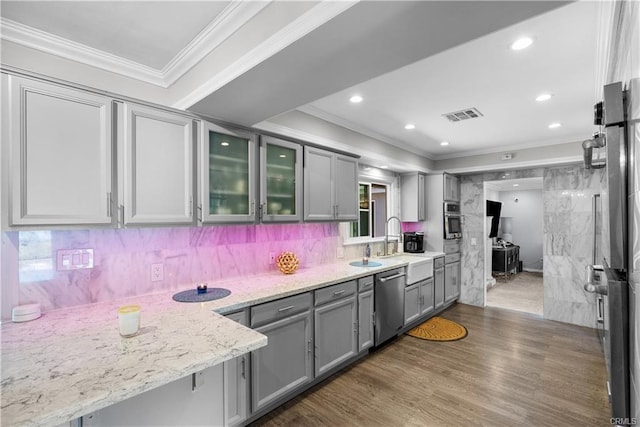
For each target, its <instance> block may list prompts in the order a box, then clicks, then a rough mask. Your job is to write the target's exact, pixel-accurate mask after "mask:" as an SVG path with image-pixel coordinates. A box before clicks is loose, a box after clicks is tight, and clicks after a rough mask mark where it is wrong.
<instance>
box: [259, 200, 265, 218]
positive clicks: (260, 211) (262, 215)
mask: <svg viewBox="0 0 640 427" xmlns="http://www.w3.org/2000/svg"><path fill="white" fill-rule="evenodd" d="M264 205H265V204H264V203H260V206H258V218H259V219H260V220H262V218H263V217H264Z"/></svg>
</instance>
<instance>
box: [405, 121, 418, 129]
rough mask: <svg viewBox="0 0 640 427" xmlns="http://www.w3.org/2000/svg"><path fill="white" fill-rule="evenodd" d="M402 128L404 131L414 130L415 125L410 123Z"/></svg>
mask: <svg viewBox="0 0 640 427" xmlns="http://www.w3.org/2000/svg"><path fill="white" fill-rule="evenodd" d="M404 128H405V129H406V130H411V129H415V128H416V125H414V124H412V123H407V124H406V125H404Z"/></svg>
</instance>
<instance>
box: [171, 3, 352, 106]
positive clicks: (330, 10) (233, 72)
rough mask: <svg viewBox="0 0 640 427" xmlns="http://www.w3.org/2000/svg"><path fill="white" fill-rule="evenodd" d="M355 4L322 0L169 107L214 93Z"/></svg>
mask: <svg viewBox="0 0 640 427" xmlns="http://www.w3.org/2000/svg"><path fill="white" fill-rule="evenodd" d="M356 3H358V1H331V0H323V1H322V2H320V3H319V4H318V5H316V6H314V7H313V8H312V9H310V10H309V11H307V12H306V13H304V14H303V15H301V16H300V17H298V18H297V19H296V20H294V21H293V22H291V23H290V24H289V25H287V26H286V27H284V28H283V29H282V30H280V31H278V32H277V33H276V34H274V35H272V36H271V37H269V38H268V39H266V40H265V41H264V42H262V43H260V44H259V45H258V46H256V47H254V48H253V49H251V50H250V51H248V52H246V53H245V54H244V55H242V57H240V58H239V59H238V60H237V61H235V62H234V63H233V64H231V65H230V66H228V67H226V68H225V69H224V70H223V71H221V72H219V73H218V74H215V75H213V76H211V77H210V78H209V80H207V81H206V82H204V83H203V84H201V85H200V86H198V87H197V88H195V89H194V90H192V91H191V92H190V93H189V94H188V95H186V96H185V97H183V98H182V99H180V100H178V101H176V102H175V103H174V104H173V107H174V108H178V109H181V110H185V109H188V108H189V107H191V106H192V105H194V104H195V103H197V102H198V101H200V100H201V99H203V98H204V97H206V96H207V95H209V94H211V93H213V92H215V91H216V90H218V89H220V88H221V87H223V86H224V85H226V84H227V83H229V82H231V81H232V80H234V79H235V78H237V77H238V76H240V75H242V74H244V73H245V72H247V71H248V70H250V69H251V68H253V67H255V66H256V65H258V64H260V63H261V62H263V61H264V60H266V59H267V58H269V57H271V56H273V55H275V54H276V53H278V52H280V51H281V50H282V49H284V48H285V47H287V46H289V45H290V44H291V43H293V42H295V41H296V40H298V39H300V38H301V37H304V36H305V35H306V34H308V33H309V32H311V31H313V30H314V29H316V28H318V27H319V26H320V25H322V24H324V23H325V22H327V21H329V20H330V19H332V18H334V17H335V16H337V15H339V14H341V13H342V12H344V11H345V10H347V9H349V8H350V7H351V6H353V5H355V4H356Z"/></svg>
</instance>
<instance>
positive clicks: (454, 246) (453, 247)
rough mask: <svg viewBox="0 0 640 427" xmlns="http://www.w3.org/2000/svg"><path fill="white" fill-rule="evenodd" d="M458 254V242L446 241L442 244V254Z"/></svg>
mask: <svg viewBox="0 0 640 427" xmlns="http://www.w3.org/2000/svg"><path fill="white" fill-rule="evenodd" d="M454 252H460V242H459V241H458V240H447V241H445V242H444V253H445V254H446V255H448V254H452V253H454Z"/></svg>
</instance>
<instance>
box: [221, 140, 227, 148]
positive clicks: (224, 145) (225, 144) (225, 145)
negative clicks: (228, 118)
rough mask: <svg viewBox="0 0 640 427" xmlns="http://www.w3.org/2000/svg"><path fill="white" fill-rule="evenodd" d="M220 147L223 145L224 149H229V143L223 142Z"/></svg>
mask: <svg viewBox="0 0 640 427" xmlns="http://www.w3.org/2000/svg"><path fill="white" fill-rule="evenodd" d="M220 145H222V146H223V147H228V146H229V143H228V142H227V141H222V142H221V143H220Z"/></svg>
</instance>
